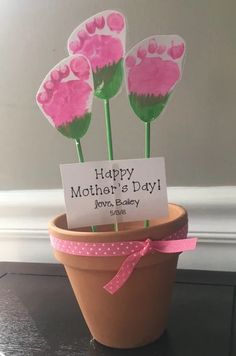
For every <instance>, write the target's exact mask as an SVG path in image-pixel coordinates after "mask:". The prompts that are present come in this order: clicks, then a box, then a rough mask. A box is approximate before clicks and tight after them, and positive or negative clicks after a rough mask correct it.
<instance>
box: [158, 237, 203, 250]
mask: <svg viewBox="0 0 236 356" xmlns="http://www.w3.org/2000/svg"><path fill="white" fill-rule="evenodd" d="M196 245H197V238H195V237H193V238H189V239H181V240H162V241H155V242H154V247H155V250H156V251H158V252H162V253H177V252H184V251H191V250H194V249H195V248H196Z"/></svg>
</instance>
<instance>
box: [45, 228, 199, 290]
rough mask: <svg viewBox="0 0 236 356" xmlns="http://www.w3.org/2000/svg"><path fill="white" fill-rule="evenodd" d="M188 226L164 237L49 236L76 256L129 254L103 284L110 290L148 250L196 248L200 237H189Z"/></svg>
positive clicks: (62, 249) (59, 248)
mask: <svg viewBox="0 0 236 356" xmlns="http://www.w3.org/2000/svg"><path fill="white" fill-rule="evenodd" d="M187 230H188V227H187V225H185V226H184V227H183V228H181V229H180V230H179V231H177V232H175V233H174V234H172V235H170V236H168V237H166V238H165V240H151V239H149V238H147V239H146V240H144V241H118V242H117V241H116V242H77V241H69V240H61V239H58V238H56V237H54V236H50V240H51V244H52V246H53V248H54V249H55V250H57V251H60V252H63V253H67V254H70V255H75V256H87V257H101V256H102V257H115V256H127V258H126V259H125V260H124V262H123V263H122V265H121V267H120V269H119V271H118V272H117V274H116V275H115V276H114V277H113V278H112V280H111V281H109V282H108V283H107V284H106V285H105V286H104V287H103V288H104V289H105V290H106V291H107V292H109V293H110V294H114V293H116V292H117V291H118V290H119V289H120V288H121V287H122V286H123V285H124V284H125V282H126V281H127V280H128V279H129V277H130V276H131V274H132V272H133V270H134V269H135V267H136V265H137V263H138V262H139V260H140V259H141V258H142V257H144V256H145V255H147V254H150V253H155V252H161V253H179V252H184V251H190V250H194V249H195V248H196V244H197V238H187Z"/></svg>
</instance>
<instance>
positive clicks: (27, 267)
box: [0, 262, 236, 356]
mask: <svg viewBox="0 0 236 356" xmlns="http://www.w3.org/2000/svg"><path fill="white" fill-rule="evenodd" d="M235 301H236V273H227V272H207V271H189V270H187V271H186V270H182V271H181V270H179V271H178V273H177V280H176V283H175V288H174V295H173V301H172V308H171V313H170V319H169V326H168V330H167V331H166V332H165V334H164V335H163V336H162V337H161V339H159V340H158V341H157V342H155V343H153V344H151V345H148V346H146V347H143V348H140V349H135V350H115V349H109V348H106V347H104V346H102V345H100V344H98V343H97V342H96V341H93V340H92V341H91V337H90V334H89V331H88V329H87V327H86V325H85V323H84V320H83V317H82V315H81V313H80V310H79V308H78V305H77V302H76V301H75V298H74V295H73V292H72V290H71V287H70V285H69V282H68V280H67V278H66V276H65V272H64V270H63V267H61V266H59V265H49V264H27V263H24V264H23V263H4V262H1V263H0V355H1V356H2V355H4V356H40V355H42V356H54V355H55V356H92V355H96V356H121V355H122V356H126V355H127V356H128V355H129V356H131V355H133V356H134V355H135V356H140V355H143V356H144V355H145V356H236V324H235V321H236V310H235Z"/></svg>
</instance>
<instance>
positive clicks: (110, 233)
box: [49, 203, 187, 237]
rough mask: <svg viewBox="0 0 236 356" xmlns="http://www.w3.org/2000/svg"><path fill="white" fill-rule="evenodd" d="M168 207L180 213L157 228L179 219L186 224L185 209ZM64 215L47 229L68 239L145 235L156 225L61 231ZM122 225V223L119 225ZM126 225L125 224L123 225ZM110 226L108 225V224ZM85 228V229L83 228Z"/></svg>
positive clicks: (171, 205) (58, 216)
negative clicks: (107, 229)
mask: <svg viewBox="0 0 236 356" xmlns="http://www.w3.org/2000/svg"><path fill="white" fill-rule="evenodd" d="M168 207H172V208H174V207H176V208H178V209H179V212H181V210H182V212H181V213H180V214H179V215H178V216H176V217H175V218H174V219H172V220H169V221H166V222H163V223H161V222H160V223H158V226H159V227H164V226H167V225H170V224H173V223H175V222H176V221H179V220H181V219H184V217H186V222H187V211H186V209H185V208H184V207H183V206H181V205H179V204H173V203H169V204H168ZM65 215H66V214H65V213H63V214H60V215H57V216H56V217H55V218H53V219H52V220H51V221H49V229H50V230H51V231H54V232H56V233H58V234H63V235H64V236H68V237H76V236H77V237H79V236H81V234H83V236H85V237H94V235H95V234H96V236H97V237H99V236H103V237H106V236H107V237H108V236H110V237H112V236H116V237H119V236H120V237H121V236H122V235H124V233H125V235H126V236H127V235H133V234H134V233H136V232H139V233H142V232H144V231H145V233H147V232H149V231H152V230H153V229H155V228H156V225H151V226H149V227H148V228H146V227H138V228H131V229H125V230H119V231H115V230H114V231H112V230H109V231H96V232H92V231H84V230H82V229H83V227H82V228H80V230H76V231H75V230H70V229H63V228H61V227H58V226H57V222H58V220H59V219H61V218H62V217H63V216H65ZM135 222H136V221H132V222H130V223H135ZM121 224H122V223H121ZM125 224H126V223H125ZM109 225H110V224H109ZM84 228H86V227H84Z"/></svg>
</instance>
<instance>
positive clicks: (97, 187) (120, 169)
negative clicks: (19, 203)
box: [60, 158, 168, 229]
mask: <svg viewBox="0 0 236 356" xmlns="http://www.w3.org/2000/svg"><path fill="white" fill-rule="evenodd" d="M60 168H61V175H62V183H63V188H64V196H65V203H66V213H67V223H68V228H70V229H73V228H78V227H83V226H89V225H103V224H110V223H116V222H125V221H139V220H145V219H154V218H160V217H164V216H167V215H168V202H167V188H166V175H165V161H164V158H149V159H129V160H116V161H100V162H86V163H74V164H63V165H61V167H60Z"/></svg>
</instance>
